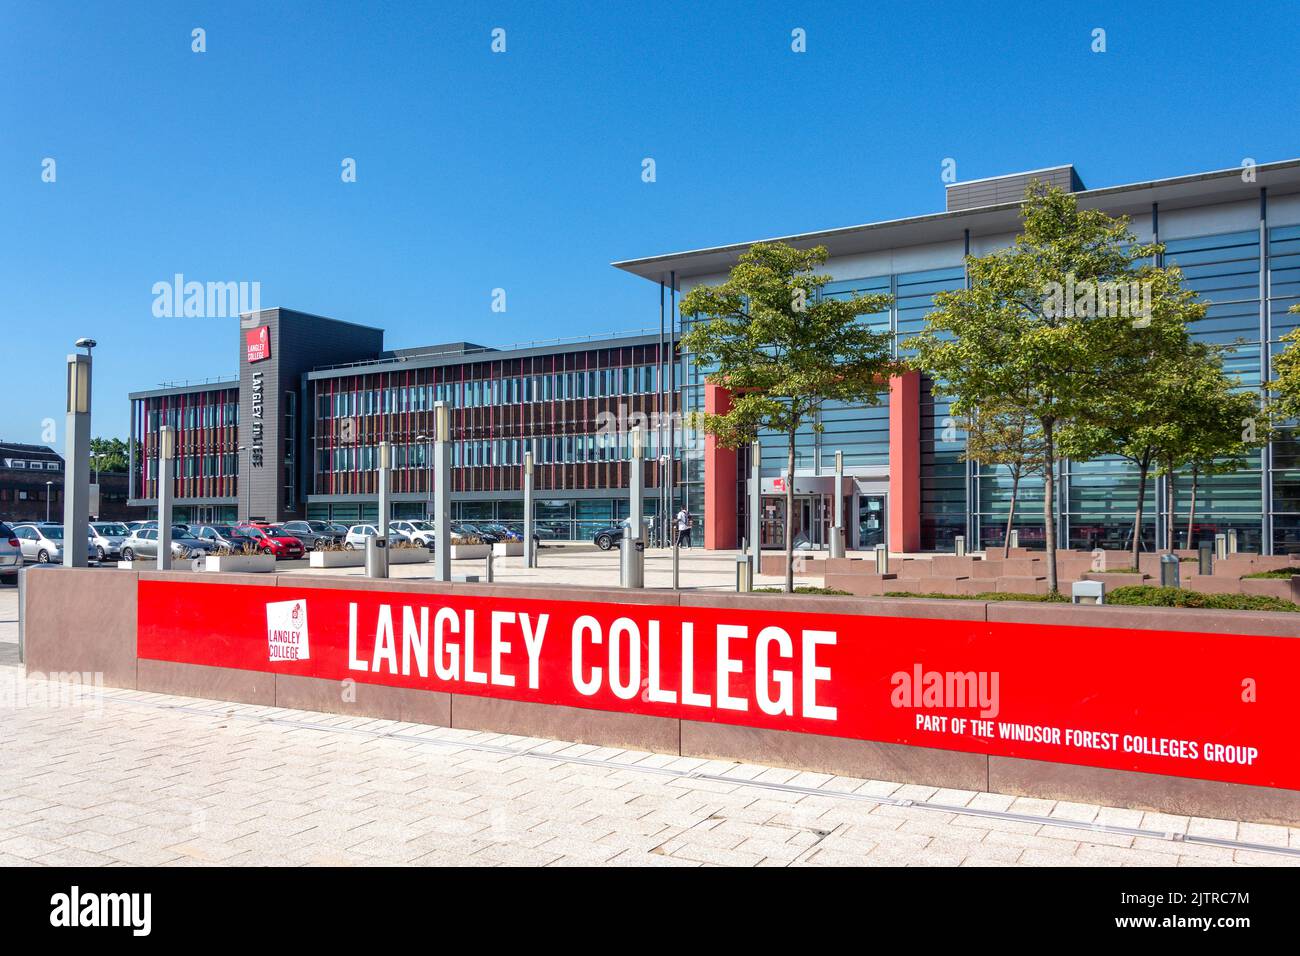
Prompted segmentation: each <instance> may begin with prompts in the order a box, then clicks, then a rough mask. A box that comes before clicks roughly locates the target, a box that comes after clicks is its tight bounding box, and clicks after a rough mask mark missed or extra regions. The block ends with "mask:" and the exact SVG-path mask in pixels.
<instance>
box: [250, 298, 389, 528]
mask: <svg viewBox="0 0 1300 956" xmlns="http://www.w3.org/2000/svg"><path fill="white" fill-rule="evenodd" d="M241 325H242V327H241V328H240V329H239V384H240V389H239V397H240V409H239V443H240V444H241V445H242V446H243V447H244V451H243V452H241V453H240V478H241V487H240V504H239V516H240V518H248V517H252V516H256V517H263V518H268V519H272V520H284V519H287V518H292V517H299V516H301V515H302V514H303V511H304V506H303V501H304V498H305V495H306V492H307V490H308V489H306V488H305V487H303V486H302V483H301V480H299V481H298V488H297V495H296V496H295V498H296V500H295V501H294V502H292V507H287V506H286V501H285V487H286V484H287V481H286V478H287V476H286V473H285V454H286V451H287V448H286V439H287V438H288V432H289V430H288V429H287V428H286V422H285V415H286V412H287V411H289V408H288V404H287V402H286V398H285V393H286V392H292V393H293V394H294V396H295V398H294V400H293V401H294V403H295V405H296V406H297V408H296V411H297V412H298V415H297V421H298V426H297V431H298V442H297V445H298V447H297V452H296V456H295V457H296V461H295V462H294V466H295V467H296V468H298V469H299V472H298V473H299V474H301V463H302V456H303V455H304V454H309V450H308V447H307V444H306V442H304V441H303V440H302V436H303V434H304V433H305V429H306V426H305V424H304V418H303V415H302V408H303V400H304V396H303V395H302V394H301V382H302V376H303V374H304V373H306V372H308V371H310V370H311V369H313V368H316V367H319V366H322V365H338V364H343V363H347V362H366V361H372V360H374V359H376V358H378V357H379V354H380V353H381V352H382V351H383V347H384V333H383V331H382V330H380V329H372V328H367V327H366V326H361V325H354V324H353V323H350V322H341V321H339V320H337V319H328V318H324V317H323V316H317V315H309V314H307V313H305V312H295V311H293V310H292V309H266V310H263V311H262V312H260V313H257V314H255V315H251V316H249V317H248V318H247V319H246V320H244V321H243V322H242V323H241Z"/></svg>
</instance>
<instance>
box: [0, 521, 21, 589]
mask: <svg viewBox="0 0 1300 956" xmlns="http://www.w3.org/2000/svg"><path fill="white" fill-rule="evenodd" d="M22 566H23V549H22V545H21V542H19V540H18V537H17V535H15V534H14V529H13V528H11V527H9V526H8V525H7V524H4V523H3V522H0V581H4V582H5V583H6V584H12V583H13V582H14V581H16V580H18V569H19V568H21V567H22Z"/></svg>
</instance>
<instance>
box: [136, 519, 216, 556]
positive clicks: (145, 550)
mask: <svg viewBox="0 0 1300 956" xmlns="http://www.w3.org/2000/svg"><path fill="white" fill-rule="evenodd" d="M213 549H214V545H213V544H212V542H211V541H204V540H202V539H200V538H197V537H195V535H194V533H193V532H192V531H190V529H189V528H183V527H179V526H178V527H174V528H172V557H173V558H197V557H202V556H204V555H207V554H210V553H211V552H212V551H213ZM156 557H158V529H157V528H137V529H136V530H135V531H133V532H131V534H130V536H129V537H127V539H126V540H125V541H123V542H122V560H123V561H135V560H136V559H137V558H156Z"/></svg>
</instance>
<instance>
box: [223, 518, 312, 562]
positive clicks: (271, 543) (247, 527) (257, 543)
mask: <svg viewBox="0 0 1300 956" xmlns="http://www.w3.org/2000/svg"><path fill="white" fill-rule="evenodd" d="M238 530H239V533H240V534H241V535H242V536H243V537H245V538H247V539H248V541H249V543H250V544H252V545H253V547H255V548H257V549H258V550H259V551H261V552H262V553H263V554H273V555H275V556H276V558H286V559H290V560H291V559H294V558H301V557H302V556H303V553H304V552H303V547H302V542H301V541H299V540H298V539H297V538H295V537H294V536H293V535H291V534H289V532H287V531H285V530H284V529H283V528H282V527H280V526H279V525H278V524H268V525H265V526H263V527H256V526H254V525H251V524H247V523H245V524H244V525H242V526H240V528H239V529H238Z"/></svg>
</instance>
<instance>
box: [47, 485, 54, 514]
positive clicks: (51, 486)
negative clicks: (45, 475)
mask: <svg viewBox="0 0 1300 956" xmlns="http://www.w3.org/2000/svg"><path fill="white" fill-rule="evenodd" d="M53 487H54V482H52V481H47V482H46V483H45V523H46V524H49V523H50V496H51V495H53V494H54V492H53V491H51V490H50V489H52V488H53Z"/></svg>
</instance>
